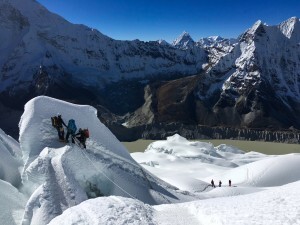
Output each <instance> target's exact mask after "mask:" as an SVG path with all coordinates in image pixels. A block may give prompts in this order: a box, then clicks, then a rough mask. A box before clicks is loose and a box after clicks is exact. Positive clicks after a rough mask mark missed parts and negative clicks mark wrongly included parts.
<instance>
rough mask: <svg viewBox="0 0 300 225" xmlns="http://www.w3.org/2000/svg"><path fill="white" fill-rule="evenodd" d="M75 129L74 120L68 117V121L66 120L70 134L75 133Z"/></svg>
mask: <svg viewBox="0 0 300 225" xmlns="http://www.w3.org/2000/svg"><path fill="white" fill-rule="evenodd" d="M76 130H77V127H76V124H75V120H73V119H70V120H69V122H68V131H69V132H70V133H71V134H75V132H76Z"/></svg>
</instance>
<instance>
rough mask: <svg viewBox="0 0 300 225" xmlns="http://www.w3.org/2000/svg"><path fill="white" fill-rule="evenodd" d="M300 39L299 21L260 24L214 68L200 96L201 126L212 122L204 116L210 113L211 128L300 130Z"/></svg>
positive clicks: (203, 80)
mask: <svg viewBox="0 0 300 225" xmlns="http://www.w3.org/2000/svg"><path fill="white" fill-rule="evenodd" d="M299 35H300V29H299V19H297V18H292V19H289V20H287V21H285V22H284V23H282V24H280V25H278V26H268V25H265V24H263V23H262V22H261V21H257V22H256V23H255V24H254V25H253V27H251V28H250V29H248V30H247V31H246V32H245V33H244V34H243V35H241V36H240V39H239V42H238V43H237V44H236V45H234V47H233V49H232V50H231V51H230V52H229V53H228V54H226V55H224V56H223V57H221V58H220V59H219V60H217V62H216V63H215V64H214V65H213V66H212V67H209V65H208V67H207V68H208V70H207V76H203V79H201V81H200V82H199V84H198V88H197V90H196V93H197V94H196V95H197V98H198V99H199V101H200V102H201V104H199V107H198V109H199V113H198V114H199V117H198V120H199V121H201V123H202V124H206V121H209V120H206V119H205V118H202V116H201V115H205V114H206V113H203V111H201V110H203V108H207V107H208V108H209V110H208V111H207V112H208V113H210V120H211V121H212V122H208V125H219V124H220V123H221V124H222V125H227V126H246V127H257V128H263V127H266V126H268V127H280V128H288V127H290V126H295V127H299V126H300V124H299V119H298V115H299V105H300V73H299V71H300V55H299V52H300V45H299V42H300V38H299V37H300V36H299ZM208 102H210V103H209V104H207V103H208ZM205 110H206V109H205ZM211 112H212V113H211Z"/></svg>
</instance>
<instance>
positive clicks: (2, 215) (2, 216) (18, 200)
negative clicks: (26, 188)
mask: <svg viewBox="0 0 300 225" xmlns="http://www.w3.org/2000/svg"><path fill="white" fill-rule="evenodd" d="M25 204H26V197H25V196H24V195H23V194H22V193H20V192H19V191H18V189H16V188H15V187H13V186H12V185H11V184H9V183H7V182H5V181H3V180H1V179H0V223H1V224H2V225H19V224H21V221H22V216H23V213H24V208H25Z"/></svg>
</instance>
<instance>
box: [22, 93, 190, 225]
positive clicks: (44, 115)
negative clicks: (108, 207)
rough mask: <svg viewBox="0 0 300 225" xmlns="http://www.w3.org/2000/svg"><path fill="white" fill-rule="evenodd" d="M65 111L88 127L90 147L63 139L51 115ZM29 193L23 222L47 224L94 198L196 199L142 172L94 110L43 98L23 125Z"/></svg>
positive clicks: (29, 111) (29, 110)
mask: <svg viewBox="0 0 300 225" xmlns="http://www.w3.org/2000/svg"><path fill="white" fill-rule="evenodd" d="M57 113H60V114H61V115H62V118H63V119H64V120H65V122H66V123H67V121H68V120H69V119H74V120H75V121H76V125H77V128H79V127H81V128H86V127H87V128H88V129H89V131H90V138H89V139H88V141H87V143H86V144H87V149H84V150H83V149H81V148H79V147H78V146H77V145H75V144H72V143H70V144H66V143H62V142H59V141H58V136H57V131H56V129H55V128H53V127H52V126H51V120H50V117H51V116H53V115H56V114H57ZM20 146H21V149H22V152H23V157H24V162H25V166H24V170H23V174H22V178H23V184H24V187H23V189H24V191H26V192H27V193H28V194H30V195H31V197H30V199H29V200H28V202H27V204H26V208H25V213H24V217H23V224H24V225H26V224H47V223H49V222H50V220H52V219H53V218H54V217H56V216H58V215H60V214H61V213H62V212H63V211H64V210H66V209H67V208H69V207H72V206H75V205H77V204H79V203H81V202H83V201H85V200H87V199H88V198H95V197H99V196H109V195H119V196H124V197H129V198H135V199H139V200H141V201H143V202H144V203H148V204H161V203H170V202H181V201H186V200H192V199H194V197H192V196H189V195H183V194H180V193H177V192H176V188H175V187H172V186H170V185H168V184H167V183H165V182H163V181H161V180H159V179H158V178H156V177H154V176H153V175H151V174H150V173H148V172H146V171H145V170H143V169H142V167H141V166H140V165H139V164H137V163H136V162H135V161H134V160H133V159H132V158H131V156H130V155H129V153H128V151H127V149H126V148H125V147H124V146H123V145H122V144H121V143H120V142H119V141H118V140H117V139H116V137H115V136H114V135H113V134H112V133H111V132H110V131H109V130H108V129H107V128H106V127H105V126H104V125H103V124H102V123H101V122H100V121H99V120H98V118H97V111H96V110H95V109H94V108H93V107H91V106H84V105H75V104H71V103H67V102H63V101H60V100H56V99H53V98H49V97H44V96H41V97H37V98H34V99H32V100H31V101H29V102H28V103H27V104H26V105H25V111H24V114H23V115H22V117H21V121H20Z"/></svg>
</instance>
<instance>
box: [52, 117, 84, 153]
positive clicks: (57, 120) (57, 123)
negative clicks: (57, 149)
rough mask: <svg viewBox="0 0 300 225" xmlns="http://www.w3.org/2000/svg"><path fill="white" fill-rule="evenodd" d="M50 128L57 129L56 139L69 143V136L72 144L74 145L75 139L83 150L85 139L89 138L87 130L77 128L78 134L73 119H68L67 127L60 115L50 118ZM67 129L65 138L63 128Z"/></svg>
mask: <svg viewBox="0 0 300 225" xmlns="http://www.w3.org/2000/svg"><path fill="white" fill-rule="evenodd" d="M51 121H52V126H53V127H55V128H56V129H57V133H58V138H59V140H60V141H62V142H67V143H68V142H69V137H70V136H71V139H72V143H75V138H76V139H77V140H78V141H79V142H80V144H81V145H82V146H83V148H86V144H85V142H86V139H87V138H89V130H88V129H81V128H79V130H78V133H76V131H77V126H76V124H75V120H74V119H70V120H69V122H68V125H66V124H65V122H64V121H63V119H62V117H61V115H60V114H58V115H57V116H54V117H51ZM63 126H65V127H66V128H67V134H66V137H65V136H64V135H65V131H64V127H63Z"/></svg>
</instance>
